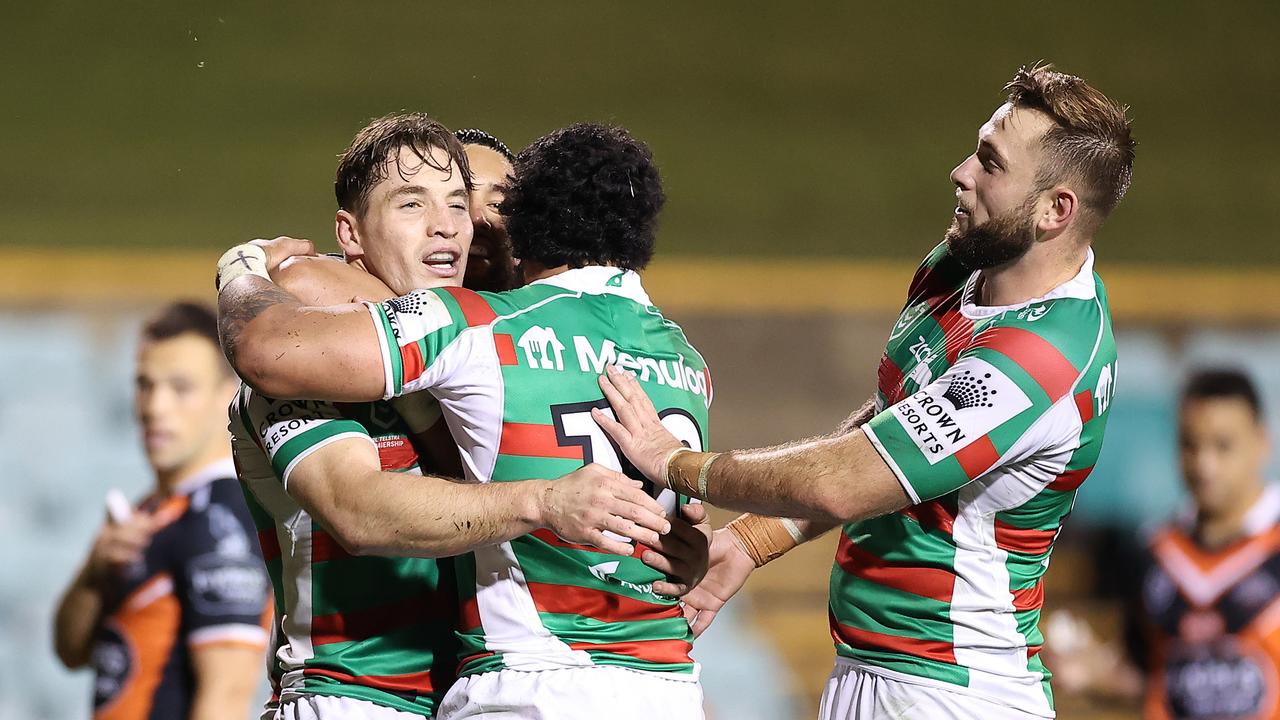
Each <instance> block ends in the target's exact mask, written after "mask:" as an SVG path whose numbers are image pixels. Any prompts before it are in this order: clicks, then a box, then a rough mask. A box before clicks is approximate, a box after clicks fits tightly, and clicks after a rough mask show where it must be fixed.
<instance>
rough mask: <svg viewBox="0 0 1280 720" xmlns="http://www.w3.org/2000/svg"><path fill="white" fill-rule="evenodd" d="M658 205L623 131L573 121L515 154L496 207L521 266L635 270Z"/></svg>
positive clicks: (653, 185)
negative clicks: (511, 176)
mask: <svg viewBox="0 0 1280 720" xmlns="http://www.w3.org/2000/svg"><path fill="white" fill-rule="evenodd" d="M664 202H666V196H665V195H663V193H662V180H661V179H660V178H659V177H658V168H657V166H656V165H654V164H653V154H652V153H650V152H649V148H648V146H646V145H645V144H644V143H642V142H640V141H639V140H636V139H635V138H633V137H631V134H630V133H628V132H627V131H626V130H625V129H623V128H619V127H608V126H605V125H596V124H591V123H579V124H576V125H570V126H569V127H567V128H564V129H563V130H557V131H555V132H553V133H551V134H550V135H546V136H544V137H541V138H539V139H537V140H535V141H534V142H533V143H532V144H530V145H529V147H527V148H525V149H524V150H521V151H520V154H519V155H517V156H516V161H515V175H514V180H513V182H512V183H511V185H510V186H509V187H508V188H507V190H506V194H505V199H504V200H503V201H502V204H501V205H499V206H498V209H499V212H501V213H502V215H503V217H505V218H506V220H507V232H508V234H510V236H511V244H512V250H513V251H514V254H515V256H516V257H518V258H520V259H522V260H533V261H535V262H538V263H541V264H542V265H544V266H545V267H558V266H560V265H568V266H569V267H575V268H576V267H582V266H584V265H613V266H616V267H620V268H623V269H625V270H641V269H643V268H644V266H645V265H648V264H649V259H650V258H652V257H653V244H654V236H655V234H656V231H657V224H658V212H659V211H661V210H662V205H663V203H664Z"/></svg>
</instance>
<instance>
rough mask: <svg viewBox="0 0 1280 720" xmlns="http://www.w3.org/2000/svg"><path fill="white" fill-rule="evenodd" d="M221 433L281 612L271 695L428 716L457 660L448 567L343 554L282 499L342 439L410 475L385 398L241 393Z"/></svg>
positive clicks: (403, 442) (411, 455) (408, 447)
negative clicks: (309, 463) (228, 437)
mask: <svg viewBox="0 0 1280 720" xmlns="http://www.w3.org/2000/svg"><path fill="white" fill-rule="evenodd" d="M231 434H232V447H233V448H234V450H235V458H236V467H237V470H238V472H239V475H240V479H241V481H242V482H243V483H244V485H245V486H246V488H247V490H248V492H247V493H246V499H247V500H248V503H249V508H250V511H251V512H252V514H253V517H254V521H255V523H256V524H257V526H258V538H259V541H260V543H261V545H262V553H263V557H264V559H265V560H266V563H267V570H268V572H269V573H270V575H271V579H272V582H273V584H274V586H275V593H276V605H277V608H278V612H280V613H281V614H282V617H281V624H280V632H281V637H280V638H279V642H278V648H279V649H278V650H277V653H276V662H277V667H278V668H279V670H280V671H281V672H282V673H283V674H282V676H281V677H280V680H279V682H280V693H281V699H283V700H288V699H289V698H290V697H293V696H296V695H298V694H318V695H336V696H340V697H349V698H355V699H358V700H364V701H367V702H372V703H377V704H379V705H384V706H386V707H390V708H394V709H396V710H400V711H404V712H409V713H413V714H415V715H422V716H425V717H432V716H434V714H435V709H436V706H437V705H438V704H439V701H440V699H441V698H442V697H443V695H444V693H445V692H446V691H447V690H448V689H449V686H450V685H451V684H452V683H453V680H454V669H455V666H456V659H457V652H458V645H457V639H456V637H455V636H454V629H455V620H456V618H457V615H458V603H457V590H456V588H455V584H454V579H453V569H452V560H447V559H442V560H433V559H427V558H386V557H372V556H353V555H350V554H349V553H347V552H346V551H345V550H344V549H343V548H342V546H340V545H339V544H338V543H337V541H335V540H334V538H333V536H332V535H331V534H330V533H329V531H328V530H327V529H326V528H325V527H324V524H323V523H322V522H321V521H320V520H319V519H317V518H313V517H312V516H311V515H310V514H309V513H307V512H306V511H305V510H303V509H302V508H301V507H300V506H299V505H298V503H297V501H295V500H294V499H293V498H292V497H291V496H290V494H289V479H290V475H291V473H292V472H293V470H294V468H295V467H296V466H297V464H298V462H300V461H301V460H302V459H304V458H306V457H307V456H308V455H310V454H311V453H314V452H316V451H317V450H319V449H321V448H323V447H325V446H326V445H329V444H330V443H333V442H336V441H338V440H342V439H344V438H359V439H363V440H366V441H368V442H371V443H373V444H374V446H375V447H377V449H378V455H379V458H380V460H381V466H382V469H383V470H384V471H387V472H405V473H412V474H419V475H420V474H421V469H420V468H419V466H418V455H417V452H416V451H415V450H414V448H413V446H412V444H411V443H410V441H409V438H408V428H407V427H406V426H405V424H404V422H403V420H401V418H400V417H399V415H397V414H396V412H395V410H394V409H392V408H391V406H390V405H389V404H388V403H385V402H376V403H351V404H348V403H328V402H323V401H318V400H275V399H273V398H268V397H264V396H262V395H258V394H256V393H254V392H252V391H251V390H249V389H248V388H247V387H242V388H241V390H240V394H239V395H238V396H237V397H236V400H235V401H234V402H233V403H232V406H231Z"/></svg>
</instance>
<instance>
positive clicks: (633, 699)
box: [438, 665, 703, 720]
mask: <svg viewBox="0 0 1280 720" xmlns="http://www.w3.org/2000/svg"><path fill="white" fill-rule="evenodd" d="M438 716H439V718H440V720H600V719H601V718H608V720H703V714H702V685H701V684H699V683H698V680H697V676H696V675H677V674H675V673H654V672H643V671H640V670H629V669H627V668H622V667H615V666H609V665H595V666H592V667H580V668H561V669H556V670H536V671H527V670H510V669H506V670H496V671H494V672H487V673H479V674H477V675H470V676H468V677H464V678H461V679H459V680H458V681H457V682H456V683H454V685H453V687H452V688H451V689H450V690H449V692H448V693H447V694H446V695H445V696H444V702H442V703H441V704H440V712H439V714H438Z"/></svg>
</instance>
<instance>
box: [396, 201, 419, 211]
mask: <svg viewBox="0 0 1280 720" xmlns="http://www.w3.org/2000/svg"><path fill="white" fill-rule="evenodd" d="M400 207H402V208H409V209H416V208H420V207H422V203H420V202H418V201H417V200H410V201H409V202H407V203H405V204H403V205H401V206H400Z"/></svg>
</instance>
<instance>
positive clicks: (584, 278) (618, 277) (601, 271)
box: [529, 265, 653, 305]
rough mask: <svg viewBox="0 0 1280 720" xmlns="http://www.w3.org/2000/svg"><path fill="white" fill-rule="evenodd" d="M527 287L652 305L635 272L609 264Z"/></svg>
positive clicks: (569, 272)
mask: <svg viewBox="0 0 1280 720" xmlns="http://www.w3.org/2000/svg"><path fill="white" fill-rule="evenodd" d="M529 284H530V285H554V286H556V287H559V288H564V289H565V290H572V291H573V292H578V293H582V294H584V295H619V296H621V297H624V298H627V299H628V300H633V301H635V302H638V303H640V304H641V305H652V304H653V303H652V302H651V301H650V300H649V294H648V293H646V292H645V291H644V287H643V286H641V284H640V274H639V273H637V272H635V271H632V270H622V269H620V268H616V267H612V266H609V265H587V266H586V267H580V268H572V269H569V270H565V271H564V272H562V273H558V274H556V275H552V276H551V277H547V278H543V279H541V280H534V281H533V282H531V283H529Z"/></svg>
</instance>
